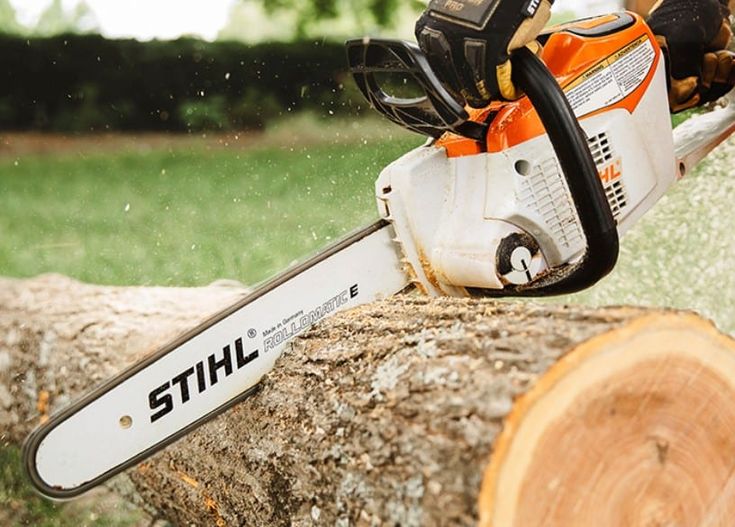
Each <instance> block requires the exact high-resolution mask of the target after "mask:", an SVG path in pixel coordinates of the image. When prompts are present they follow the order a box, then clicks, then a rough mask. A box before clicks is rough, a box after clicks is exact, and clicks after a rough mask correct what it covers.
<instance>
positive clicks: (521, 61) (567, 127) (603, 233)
mask: <svg viewBox="0 0 735 527" xmlns="http://www.w3.org/2000/svg"><path fill="white" fill-rule="evenodd" d="M511 60H512V63H513V82H514V83H516V85H517V86H519V87H520V88H521V89H522V90H523V91H524V92H525V93H526V95H528V98H529V99H530V100H531V103H533V107H534V108H535V110H536V112H537V113H538V115H539V117H540V119H541V122H542V123H543V125H544V127H545V128H546V133H547V134H548V136H549V139H550V140H551V144H552V145H553V147H554V151H555V152H556V155H557V157H558V158H559V163H560V164H561V169H562V171H563V173H564V177H565V178H566V181H567V185H568V187H569V191H570V192H571V194H572V200H573V202H574V206H575V208H576V209H577V215H578V216H579V221H580V223H581V225H582V230H583V232H584V235H585V237H586V238H587V251H586V252H585V254H584V256H583V257H582V259H581V261H580V262H579V263H577V264H575V265H572V266H568V267H566V268H562V269H561V270H557V271H552V272H551V273H549V275H548V276H545V277H541V278H540V280H539V281H536V282H534V283H532V284H531V285H527V286H520V287H518V288H514V290H513V291H512V292H511V294H512V295H514V296H552V295H561V294H569V293H576V292H579V291H581V290H583V289H587V288H588V287H590V286H592V285H594V284H596V283H597V282H598V281H599V280H601V279H602V278H604V277H605V276H606V275H607V274H608V273H609V272H610V271H612V269H613V268H614V267H615V264H616V263H617V261H618V254H619V250H620V247H619V241H618V230H617V225H616V223H615V219H614V218H613V215H612V211H611V210H610V204H609V203H608V201H607V196H606V195H605V189H604V188H603V186H602V181H601V180H600V176H599V173H598V171H597V166H596V165H595V162H594V160H593V159H592V154H591V153H590V149H589V144H588V142H587V137H586V136H585V133H584V131H583V130H582V127H581V126H580V125H579V122H578V121H577V118H576V117H575V115H574V111H573V110H572V108H571V106H570V105H569V101H567V98H566V97H565V95H564V92H562V90H561V88H560V87H559V84H558V83H557V82H556V79H555V78H554V76H553V75H552V74H551V72H550V71H549V70H548V68H547V67H546V66H545V65H544V63H543V62H541V60H540V59H539V58H538V57H536V55H534V54H533V53H532V52H531V51H530V50H529V49H527V48H522V49H520V50H518V51H516V52H515V53H514V54H513V56H512V57H511ZM499 293H500V294H499V296H507V295H508V291H504V292H499ZM490 294H491V295H492V293H490Z"/></svg>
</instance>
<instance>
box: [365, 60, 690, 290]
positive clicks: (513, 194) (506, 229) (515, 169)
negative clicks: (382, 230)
mask: <svg viewBox="0 0 735 527" xmlns="http://www.w3.org/2000/svg"><path fill="white" fill-rule="evenodd" d="M667 101H668V98H667V93H666V77H665V70H664V64H663V61H660V62H659V65H658V68H657V71H656V73H655V76H654V78H653V81H652V83H651V85H650V87H649V89H648V90H647V91H646V93H645V95H644V96H643V97H642V99H641V101H640V103H639V104H638V106H637V107H636V109H635V111H634V112H633V113H632V114H631V113H629V112H628V111H627V110H625V109H619V108H618V109H611V110H608V111H604V112H602V113H598V114H596V115H594V116H592V117H588V118H582V119H581V121H580V124H581V126H582V128H583V130H584V131H585V133H586V135H587V137H588V141H589V145H590V150H591V152H592V155H593V157H594V159H595V163H596V164H597V167H598V169H599V171H600V177H601V179H602V180H603V184H604V187H605V191H606V193H607V197H608V201H609V203H610V207H611V210H612V212H613V216H614V217H615V219H616V221H617V224H618V231H619V234H620V235H622V234H624V233H625V232H626V231H627V230H628V229H629V228H630V227H631V226H632V225H633V224H634V223H635V222H636V221H637V220H638V219H639V218H640V217H641V216H642V215H643V214H644V213H645V212H646V211H647V210H649V209H650V208H651V207H652V206H653V205H654V204H655V203H656V202H657V201H658V200H659V198H660V197H661V196H662V195H663V194H664V193H665V192H666V190H667V189H668V188H669V187H670V186H671V185H672V184H673V183H674V182H675V181H676V180H677V178H678V172H677V171H678V168H677V163H676V161H675V159H676V158H675V156H674V141H673V136H672V133H671V119H670V115H669V109H668V104H667ZM578 117H579V116H578ZM376 191H377V198H378V205H379V210H380V214H381V215H382V216H383V217H384V218H386V219H387V220H389V221H391V222H392V223H393V225H394V227H395V231H396V235H397V237H398V242H399V243H400V244H401V245H402V248H403V251H404V255H405V259H406V264H407V266H408V267H409V269H408V270H409V272H410V274H411V275H412V276H413V277H414V279H415V281H416V283H417V285H419V286H420V287H421V288H422V289H424V290H425V291H426V292H427V293H430V294H435V295H439V294H445V295H446V294H449V295H453V296H469V294H470V293H469V292H468V288H470V289H480V290H487V289H490V290H502V289H503V288H504V287H506V286H509V285H521V284H525V283H528V282H531V281H532V280H533V279H534V278H535V277H537V276H538V275H539V274H540V273H543V272H544V271H546V270H549V269H553V268H556V267H558V266H561V265H564V264H569V263H574V262H575V261H577V260H578V259H579V258H580V257H581V256H582V255H583V254H584V252H585V249H586V241H585V239H584V235H583V232H582V229H581V226H580V223H579V219H578V217H577V212H576V209H575V206H574V203H573V202H572V197H571V194H570V192H569V189H568V188H567V183H566V180H565V177H564V175H563V174H562V173H561V169H560V166H559V162H558V160H557V157H556V155H555V154H554V150H553V148H552V145H551V142H550V140H549V138H548V137H547V136H546V135H543V136H540V137H536V138H534V139H531V140H529V141H526V142H525V143H522V144H519V145H517V146H514V147H512V148H509V149H507V150H504V151H502V152H498V153H483V154H476V155H470V156H464V157H451V158H450V157H448V156H447V154H446V151H445V150H444V148H441V147H437V146H432V145H431V143H429V144H427V145H425V146H422V147H419V148H417V149H415V150H413V151H411V152H409V153H408V154H406V155H404V156H403V157H401V158H400V159H398V160H397V161H395V162H394V163H392V164H391V165H389V166H388V167H387V168H386V169H385V170H384V171H383V172H382V174H381V175H380V177H379V179H378V181H377V183H376ZM514 233H517V234H525V235H530V236H531V237H532V238H533V239H534V240H535V241H536V243H537V244H538V246H539V248H540V252H539V253H537V255H536V256H534V257H533V258H531V253H530V252H529V251H528V250H525V251H524V248H522V247H521V248H519V250H518V251H517V252H515V253H513V254H512V256H511V262H512V269H510V271H506V272H505V273H504V274H502V273H501V272H500V271H499V269H498V264H497V262H498V251H499V246H500V244H501V241H502V240H503V239H505V238H507V237H508V236H510V235H512V234H514Z"/></svg>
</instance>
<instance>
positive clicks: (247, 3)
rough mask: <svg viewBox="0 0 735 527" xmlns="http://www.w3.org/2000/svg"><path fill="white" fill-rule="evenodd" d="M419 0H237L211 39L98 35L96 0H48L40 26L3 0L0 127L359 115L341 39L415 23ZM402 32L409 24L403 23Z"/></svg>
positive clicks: (199, 127) (152, 125)
mask: <svg viewBox="0 0 735 527" xmlns="http://www.w3.org/2000/svg"><path fill="white" fill-rule="evenodd" d="M423 6H424V3H423V2H420V1H417V0H412V1H410V2H405V1H398V0H350V1H349V2H337V1H336V0H275V1H274V0H268V1H265V0H242V1H240V2H236V3H234V4H233V6H232V8H231V11H230V15H229V21H228V22H227V23H226V24H225V26H224V27H223V28H222V29H221V31H220V32H219V34H218V38H217V40H216V41H214V42H208V41H205V40H202V39H198V38H193V37H182V38H179V39H177V40H171V41H160V40H153V41H148V42H139V41H136V40H133V39H106V38H104V37H102V36H100V35H99V34H97V31H98V29H99V26H98V23H97V20H96V19H95V16H94V13H93V12H92V10H91V9H90V7H89V5H88V4H87V3H85V2H84V1H80V2H79V3H77V4H76V5H75V6H74V7H73V8H71V9H69V8H65V6H64V3H63V2H62V0H52V1H51V3H50V4H49V5H48V6H47V7H46V8H45V10H44V11H43V12H42V13H41V15H40V16H39V17H38V19H37V21H36V23H35V24H34V25H33V26H29V25H24V24H22V23H21V22H19V21H18V19H17V17H16V13H15V10H14V9H13V5H12V4H11V3H10V0H0V49H1V50H2V53H1V54H0V130H39V131H55V132H99V131H165V132H185V131H187V132H197V131H203V130H219V131H229V130H256V129H262V128H263V127H264V126H265V125H266V123H267V122H268V121H271V120H273V119H277V118H279V117H282V116H284V115H291V114H292V113H294V112H299V111H303V110H308V111H310V112H311V113H313V114H315V115H317V116H333V115H352V116H354V115H356V114H359V113H361V111H362V110H363V109H364V103H363V101H362V100H361V98H360V97H359V95H358V94H357V92H356V91H355V90H354V89H353V88H352V86H351V84H350V83H349V82H348V79H347V72H346V64H345V57H344V50H343V46H342V42H343V40H344V38H346V37H349V36H355V35H361V34H365V33H372V34H375V33H377V32H380V31H383V30H385V31H395V30H396V28H397V26H399V25H401V24H403V25H404V26H406V25H407V24H408V23H412V21H413V20H414V19H415V16H416V13H417V12H419V11H420V10H421V9H422V8H423ZM404 33H405V30H404Z"/></svg>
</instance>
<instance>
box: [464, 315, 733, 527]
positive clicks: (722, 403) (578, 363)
mask: <svg viewBox="0 0 735 527" xmlns="http://www.w3.org/2000/svg"><path fill="white" fill-rule="evenodd" d="M733 400H735V341H733V340H731V339H729V338H726V337H724V336H722V335H721V334H720V333H718V332H717V331H716V330H715V329H714V327H712V326H711V325H710V324H709V323H707V322H705V321H703V320H702V319H700V318H697V317H695V316H693V315H682V314H668V315H661V314H657V315H653V316H650V317H644V318H642V319H639V320H636V321H635V322H633V323H632V324H630V325H628V326H626V327H624V328H621V329H616V330H613V331H611V332H608V333H605V334H603V335H600V336H598V337H596V338H593V339H591V340H589V341H587V342H585V343H583V344H581V345H580V346H578V347H577V348H576V349H574V350H573V351H572V352H570V353H569V354H567V355H566V356H564V357H563V358H562V359H561V360H560V361H559V362H558V363H557V364H556V365H554V366H553V367H552V368H551V369H550V370H549V371H548V372H547V373H546V374H545V375H544V376H543V377H542V378H541V379H539V381H538V382H537V383H536V385H535V386H534V387H533V388H532V389H531V390H530V391H529V392H528V393H526V394H525V395H524V396H523V397H522V398H521V399H519V400H518V401H517V402H516V404H515V406H514V410H513V412H512V413H511V414H510V416H508V418H507V419H506V422H505V424H504V430H503V432H502V434H501V436H500V437H499V438H498V441H497V442H496V444H495V445H494V448H493V455H492V457H491V459H490V464H489V465H488V467H487V469H486V471H485V476H484V480H483V485H482V491H481V494H480V500H479V510H480V516H481V521H480V524H481V526H482V527H515V526H522V527H535V526H541V525H543V526H546V527H555V526H564V527H574V526H590V525H595V526H596V527H607V526H610V527H613V526H615V527H619V526H626V527H648V526H664V525H681V526H688V525H697V526H702V525H706V526H708V527H720V526H722V527H725V526H731V525H732V521H733V520H732V518H734V517H735V405H733V404H732V401H733Z"/></svg>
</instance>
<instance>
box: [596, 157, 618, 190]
mask: <svg viewBox="0 0 735 527" xmlns="http://www.w3.org/2000/svg"><path fill="white" fill-rule="evenodd" d="M620 165H621V163H620V160H617V161H615V162H614V163H611V164H609V165H608V166H606V167H605V168H603V169H602V170H601V171H600V179H601V180H602V183H603V184H605V185H607V184H609V183H612V182H613V181H617V180H618V179H620V178H621V176H622V175H623V173H622V171H621V168H620Z"/></svg>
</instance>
